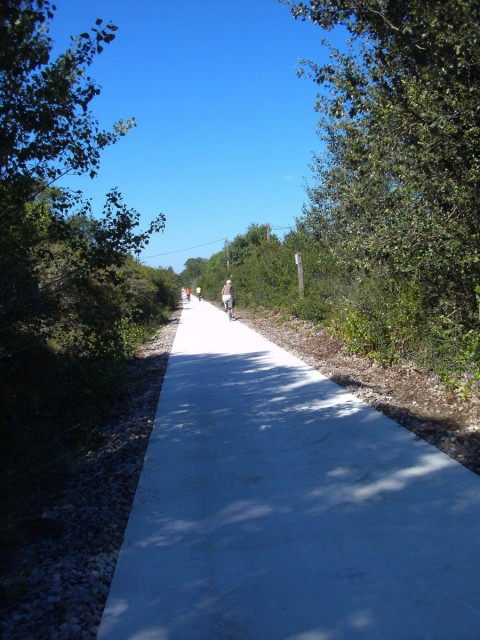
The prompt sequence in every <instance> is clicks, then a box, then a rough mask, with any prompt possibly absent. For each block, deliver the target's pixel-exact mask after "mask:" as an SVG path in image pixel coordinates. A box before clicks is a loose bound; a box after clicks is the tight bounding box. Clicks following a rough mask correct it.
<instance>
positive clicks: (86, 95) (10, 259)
mask: <svg viewBox="0 0 480 640" xmlns="http://www.w3.org/2000/svg"><path fill="white" fill-rule="evenodd" d="M53 15H54V7H53V5H52V4H51V3H50V2H48V0H9V1H8V2H2V3H1V6H0V223H1V228H2V233H1V234H0V375H1V379H2V385H0V406H1V407H2V410H1V415H0V418H1V421H2V426H3V431H2V433H1V438H2V442H1V444H2V447H0V448H2V453H3V454H4V455H5V460H8V461H9V464H10V463H11V462H12V461H14V460H15V455H11V456H9V454H10V453H12V451H14V452H15V453H16V454H17V455H20V454H22V455H23V453H22V452H23V451H24V450H25V449H26V448H27V442H26V441H27V440H28V441H29V443H31V450H33V451H35V450H36V447H37V446H38V450H39V451H40V450H43V448H42V446H40V445H41V444H42V443H43V442H49V438H45V437H42V436H44V435H45V433H50V435H52V436H53V433H54V432H55V423H56V419H57V418H59V417H60V416H61V418H62V421H63V424H64V426H65V423H69V422H70V423H71V421H74V420H75V419H76V418H77V417H78V416H79V415H82V416H83V417H85V414H88V412H89V408H90V409H91V408H92V407H93V406H95V401H96V400H98V398H99V396H100V395H101V393H102V392H105V393H110V394H112V393H114V390H115V388H117V389H119V386H118V385H116V384H115V382H118V380H119V377H118V374H119V373H121V371H120V370H121V368H122V367H123V365H124V362H125V357H126V355H128V353H129V352H130V351H131V345H132V342H131V341H130V337H132V338H133V336H131V326H132V321H133V320H136V321H139V311H140V309H142V304H143V305H144V314H146V315H148V316H151V314H152V313H154V311H153V310H145V304H146V300H145V298H144V300H143V301H142V302H140V301H139V298H140V297H141V296H137V299H136V300H133V298H132V300H131V303H132V304H129V300H128V299H127V298H128V295H127V292H126V288H125V286H124V287H123V289H122V285H124V284H125V278H126V276H125V273H122V271H121V270H122V268H123V266H124V265H125V263H126V262H128V260H129V254H131V253H138V252H139V251H140V250H141V248H142V247H143V246H144V245H145V244H146V243H147V242H148V239H149V237H150V235H151V233H154V232H156V231H159V230H161V229H162V228H163V226H164V222H165V219H164V216H163V215H162V214H160V215H159V216H158V217H157V218H156V219H155V220H154V221H153V222H152V223H151V225H150V227H149V229H148V230H147V231H145V232H141V231H138V230H137V227H138V223H139V214H138V213H137V212H136V211H135V210H133V209H129V208H127V207H126V206H125V204H124V203H123V201H122V198H121V195H120V193H119V192H118V191H117V190H116V189H114V190H112V191H111V192H110V193H109V194H108V196H107V199H106V203H105V206H104V210H103V213H101V212H93V211H91V209H90V207H89V206H88V205H85V204H83V203H82V195H81V194H79V193H69V192H67V191H65V190H62V189H60V188H59V187H58V185H57V184H56V182H57V181H58V179H59V178H61V177H62V176H63V175H65V174H67V173H69V172H70V173H77V174H80V173H87V174H88V175H90V176H91V177H94V176H95V174H96V172H97V169H98V166H99V161H100V154H101V151H102V150H103V149H104V148H105V147H106V146H108V145H111V144H114V143H116V142H117V141H118V140H119V139H120V138H121V137H122V136H123V135H124V134H125V133H126V132H127V131H128V130H129V129H130V128H131V127H132V126H134V121H133V119H130V120H126V121H122V120H121V121H119V122H117V123H116V124H115V125H113V130H112V131H110V132H109V131H101V130H100V129H99V126H98V122H97V121H96V119H95V117H94V116H93V113H92V111H91V109H90V104H91V101H92V100H93V98H94V97H95V96H97V95H98V94H99V92H100V90H99V88H98V87H97V86H96V84H95V82H94V81H93V80H92V79H91V78H90V77H89V75H88V69H89V67H90V65H91V63H92V61H93V59H94V57H95V56H96V55H97V54H99V53H101V51H102V48H103V46H104V45H106V44H108V43H110V42H111V41H112V40H113V39H114V37H115V31H116V27H115V26H114V25H112V24H106V25H104V24H103V22H102V21H101V20H97V22H96V24H95V26H94V27H93V29H92V30H91V32H89V33H83V34H81V35H80V36H78V37H77V38H74V39H72V44H71V46H70V47H69V48H68V50H67V51H66V52H65V53H63V54H61V55H59V56H58V57H57V58H56V59H53V60H52V59H51V53H52V41H51V38H50V37H49V31H48V29H49V23H50V21H51V20H52V18H53ZM94 213H95V214H96V215H93V214H94ZM144 275H145V274H144ZM147 279H148V278H147ZM167 288H170V285H168V287H167ZM152 292H155V294H158V292H159V286H155V287H154V289H152ZM158 295H160V294H158ZM161 297H162V299H164V297H165V296H164V294H163V293H162V294H161ZM169 299H170V300H171V298H169ZM135 314H137V316H136V317H134V316H135ZM117 393H118V391H117ZM97 409H98V405H97ZM92 413H95V415H97V414H99V412H98V411H96V412H92ZM44 431H45V433H44ZM26 433H28V434H29V435H28V437H27V438H25V437H22V434H26ZM52 441H53V439H52V440H50V442H52ZM15 442H17V443H18V442H20V445H19V447H18V449H16V445H15Z"/></svg>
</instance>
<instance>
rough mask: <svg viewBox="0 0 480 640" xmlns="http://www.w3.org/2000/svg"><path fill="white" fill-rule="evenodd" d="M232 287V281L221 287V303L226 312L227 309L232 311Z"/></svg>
mask: <svg viewBox="0 0 480 640" xmlns="http://www.w3.org/2000/svg"><path fill="white" fill-rule="evenodd" d="M233 293H234V292H233V285H232V281H231V280H227V281H226V283H225V284H224V285H223V289H222V302H223V306H224V307H225V311H228V309H229V308H230V309H233V305H234V300H233Z"/></svg>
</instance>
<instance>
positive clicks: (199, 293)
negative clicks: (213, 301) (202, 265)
mask: <svg viewBox="0 0 480 640" xmlns="http://www.w3.org/2000/svg"><path fill="white" fill-rule="evenodd" d="M197 297H198V301H199V302H200V300H201V299H202V288H201V287H197Z"/></svg>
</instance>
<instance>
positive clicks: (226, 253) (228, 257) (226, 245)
mask: <svg viewBox="0 0 480 640" xmlns="http://www.w3.org/2000/svg"><path fill="white" fill-rule="evenodd" d="M225 255H226V257H227V268H230V256H229V255H228V238H225Z"/></svg>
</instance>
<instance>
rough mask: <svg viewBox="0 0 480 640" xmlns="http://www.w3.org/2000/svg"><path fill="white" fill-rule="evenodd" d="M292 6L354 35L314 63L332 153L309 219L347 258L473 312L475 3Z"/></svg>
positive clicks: (477, 177)
mask: <svg viewBox="0 0 480 640" xmlns="http://www.w3.org/2000/svg"><path fill="white" fill-rule="evenodd" d="M289 4H290V5H291V7H292V12H293V14H294V15H295V17H298V18H301V19H310V20H312V21H313V22H314V23H315V24H318V25H320V26H321V27H323V28H325V29H331V28H333V27H334V26H336V25H342V26H344V27H346V28H347V29H348V30H349V31H350V33H351V34H352V37H353V38H354V40H355V41H356V47H354V48H352V49H351V51H350V52H347V53H344V54H340V53H339V52H338V51H333V53H332V59H331V62H330V63H329V64H327V65H324V66H322V67H319V66H318V65H316V64H314V63H312V64H311V65H310V66H309V67H308V66H307V68H309V72H310V74H311V75H312V77H313V79H314V80H315V82H317V83H318V84H320V85H326V86H327V87H329V89H330V94H327V95H325V94H324V95H322V96H320V97H319V100H318V103H317V105H318V108H319V109H320V111H321V113H322V114H323V116H324V120H323V127H324V132H325V140H326V143H327V148H328V156H327V158H319V159H318V161H317V170H318V174H317V175H318V177H319V184H318V188H316V189H314V190H312V191H311V192H310V196H311V197H312V209H311V211H310V213H309V218H310V224H311V225H312V226H314V227H316V228H317V229H318V230H320V227H321V233H322V234H325V233H327V232H330V233H331V232H334V233H335V234H336V235H337V237H338V246H343V247H345V248H346V249H347V250H348V251H347V255H348V260H349V261H352V260H353V261H355V262H356V263H357V264H358V265H359V266H361V267H362V268H368V267H369V265H373V264H377V263H378V262H379V261H380V262H382V263H384V264H386V265H388V267H389V269H390V272H391V274H392V276H393V277H395V278H406V279H408V280H411V279H416V280H417V281H418V282H420V283H421V285H422V288H423V289H424V292H425V298H426V299H428V300H430V301H431V303H432V305H433V306H434V307H436V308H437V309H438V305H440V306H442V305H445V304H447V305H451V309H452V308H453V309H456V310H457V312H458V313H459V314H460V315H461V317H462V319H463V321H465V320H468V319H470V320H468V321H471V319H472V318H473V317H474V311H475V308H476V304H475V296H474V287H475V284H476V282H478V281H479V280H480V272H479V264H480V253H479V242H478V240H479V235H478V228H479V222H480V220H479V209H478V198H477V194H478V189H479V186H480V166H479V164H478V159H477V149H478V145H479V143H480V116H479V112H478V103H479V99H480V82H479V81H480V40H479V38H478V20H479V18H480V8H479V7H478V4H477V3H475V2H473V0H460V1H459V0H447V1H446V2H444V3H442V4H441V5H440V4H438V3H425V2H421V1H420V0H408V1H406V2H402V3H399V2H396V1H394V0H374V1H373V2H372V1H371V0H368V1H367V0H361V1H360V2H358V1H357V0H355V1H353V0H339V1H337V0H336V1H335V2H332V1H330V0H326V1H321V2H311V3H310V4H309V5H306V4H303V3H289ZM319 224H320V227H319ZM332 241H333V242H335V240H334V239H333V238H332ZM451 309H450V310H451Z"/></svg>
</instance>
